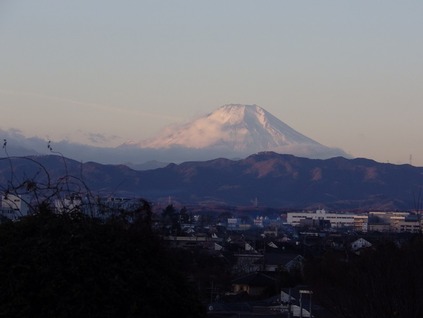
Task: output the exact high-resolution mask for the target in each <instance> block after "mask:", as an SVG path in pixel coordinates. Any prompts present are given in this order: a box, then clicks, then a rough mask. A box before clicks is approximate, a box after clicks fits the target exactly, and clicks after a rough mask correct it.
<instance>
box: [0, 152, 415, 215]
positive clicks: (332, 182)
mask: <svg viewBox="0 0 423 318" xmlns="http://www.w3.org/2000/svg"><path fill="white" fill-rule="evenodd" d="M63 160H64V159H63V158H61V157H58V156H41V157H31V158H13V159H12V161H11V162H10V161H9V160H7V159H5V158H4V159H3V160H0V184H1V185H2V187H3V189H5V188H6V186H7V185H10V183H11V182H10V180H11V178H13V182H12V183H13V184H14V185H18V184H23V182H24V181H25V180H32V179H36V180H37V182H38V184H43V183H45V182H46V179H47V178H46V173H47V172H48V174H49V177H50V179H51V180H58V179H59V180H63V176H64V175H66V174H69V175H71V176H74V177H76V178H78V179H81V180H83V181H84V185H86V187H87V188H88V189H90V190H91V192H93V193H99V194H100V195H107V196H108V195H112V196H137V197H142V198H145V199H147V200H149V201H152V202H159V201H163V202H167V200H168V198H169V196H170V197H172V198H173V200H175V201H179V202H181V203H183V204H186V205H191V204H192V205H195V204H206V203H210V202H214V203H221V204H226V205H233V206H252V205H253V203H252V202H253V201H255V199H256V198H257V200H258V202H259V206H262V207H276V208H286V209H308V208H319V207H320V208H328V209H338V210H340V209H375V210H387V209H392V210H412V209H415V208H417V206H416V205H418V208H421V203H422V202H419V201H420V200H421V191H422V187H423V168H422V167H413V166H410V165H393V164H387V163H378V162H375V161H373V160H368V159H346V158H342V157H336V158H331V159H326V160H319V159H306V158H301V157H295V156H292V155H281V154H277V153H273V152H266V153H258V154H255V155H251V156H248V157H247V158H246V159H242V160H229V159H214V160H209V161H197V162H196V161H192V162H184V163H181V164H170V165H168V166H166V167H164V168H158V169H153V170H146V171H136V170H132V169H129V168H128V167H126V166H123V165H101V164H98V163H94V162H88V163H80V162H77V161H73V160H68V159H67V160H66V165H64V161H63ZM11 167H13V170H14V174H11V171H10V169H11ZM42 167H45V170H44V169H43V168H42ZM66 170H67V172H66ZM61 178H62V179H61ZM40 179H42V180H40ZM72 180H74V179H72ZM63 188H65V187H63Z"/></svg>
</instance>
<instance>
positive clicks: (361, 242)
mask: <svg viewBox="0 0 423 318" xmlns="http://www.w3.org/2000/svg"><path fill="white" fill-rule="evenodd" d="M371 246H372V243H370V242H369V241H367V240H365V239H364V238H359V239H358V240H355V241H354V242H352V243H351V250H352V251H353V252H354V253H359V252H360V250H362V249H364V248H368V247H371Z"/></svg>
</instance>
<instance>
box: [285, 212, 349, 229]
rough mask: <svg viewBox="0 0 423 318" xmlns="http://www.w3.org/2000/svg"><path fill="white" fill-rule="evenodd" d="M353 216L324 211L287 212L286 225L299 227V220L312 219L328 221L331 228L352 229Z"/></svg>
mask: <svg viewBox="0 0 423 318" xmlns="http://www.w3.org/2000/svg"><path fill="white" fill-rule="evenodd" d="M356 217H357V215H355V214H346V213H327V212H326V211H325V210H324V209H322V210H316V211H315V212H288V214H287V223H288V224H290V225H293V226H299V225H300V223H301V220H305V219H312V220H324V221H330V225H331V227H334V228H341V227H354V225H355V218H356Z"/></svg>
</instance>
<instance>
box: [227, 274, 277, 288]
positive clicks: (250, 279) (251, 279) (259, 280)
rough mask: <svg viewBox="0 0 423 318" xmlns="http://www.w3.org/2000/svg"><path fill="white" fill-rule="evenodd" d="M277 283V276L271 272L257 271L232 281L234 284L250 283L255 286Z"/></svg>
mask: <svg viewBox="0 0 423 318" xmlns="http://www.w3.org/2000/svg"><path fill="white" fill-rule="evenodd" d="M274 283H275V278H274V277H272V276H271V275H270V274H269V273H264V272H255V273H249V274H246V275H243V276H240V277H238V278H235V279H234V280H233V281H232V284H233V285H249V286H255V287H262V286H269V285H273V284H274Z"/></svg>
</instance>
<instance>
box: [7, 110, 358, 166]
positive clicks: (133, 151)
mask: <svg viewBox="0 0 423 318" xmlns="http://www.w3.org/2000/svg"><path fill="white" fill-rule="evenodd" d="M0 132H2V133H3V138H5V139H7V141H8V145H7V150H8V152H9V154H10V155H13V156H23V155H43V154H48V153H51V152H50V151H49V149H47V141H46V140H42V139H40V138H36V137H34V138H24V137H23V136H22V135H20V134H19V133H18V132H16V131H0ZM53 150H54V152H55V153H60V154H63V155H64V156H66V157H68V158H72V159H75V160H78V161H95V162H99V163H103V164H126V165H128V166H130V167H132V168H135V169H138V170H145V169H151V168H157V167H163V166H165V165H167V164H168V163H181V162H185V161H192V160H196V161H198V160H201V161H203V160H211V159H216V158H227V159H241V158H245V157H247V156H249V155H251V154H254V153H258V152H263V151H274V152H278V153H285V154H292V155H295V156H300V157H306V158H314V159H327V158H332V157H338V156H342V157H345V158H350V157H351V156H349V155H348V154H347V153H345V152H344V151H342V150H341V149H337V148H330V147H327V146H324V145H322V144H320V143H318V142H316V141H314V140H312V139H310V138H308V137H306V136H304V135H302V134H301V133H299V132H297V131H295V130H294V129H292V128H291V127H289V126H288V125H286V124H285V123H284V122H282V121H281V120H279V119H278V118H276V117H275V116H273V115H272V114H270V113H268V112H267V111H266V110H264V109H263V108H261V107H259V106H257V105H240V104H230V105H224V106H221V107H219V108H218V109H216V110H215V111H214V112H212V113H210V114H208V115H206V116H202V117H200V118H197V119H195V120H192V121H190V122H188V123H185V124H182V125H176V126H175V125H173V126H171V127H168V128H167V129H165V130H164V131H163V132H162V133H160V134H158V135H157V136H156V137H154V138H151V139H148V140H141V141H137V142H131V143H129V142H128V143H125V144H123V145H121V146H118V147H116V148H99V147H92V146H88V145H81V144H75V143H72V142H69V141H60V142H55V143H54V145H53ZM56 151H57V152H56Z"/></svg>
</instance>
